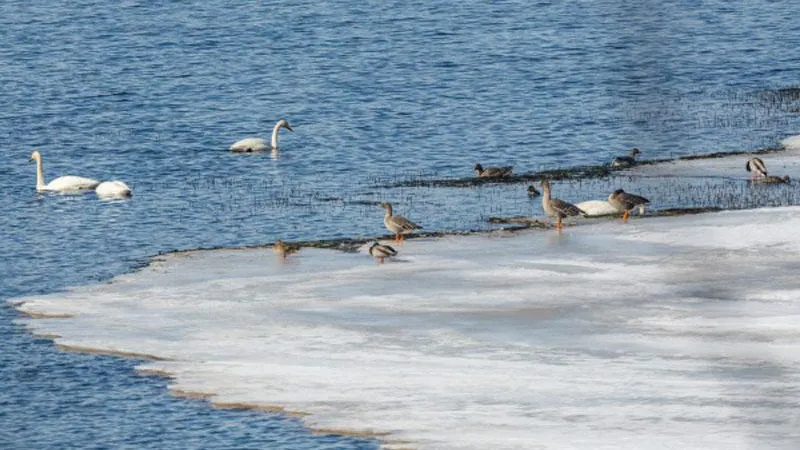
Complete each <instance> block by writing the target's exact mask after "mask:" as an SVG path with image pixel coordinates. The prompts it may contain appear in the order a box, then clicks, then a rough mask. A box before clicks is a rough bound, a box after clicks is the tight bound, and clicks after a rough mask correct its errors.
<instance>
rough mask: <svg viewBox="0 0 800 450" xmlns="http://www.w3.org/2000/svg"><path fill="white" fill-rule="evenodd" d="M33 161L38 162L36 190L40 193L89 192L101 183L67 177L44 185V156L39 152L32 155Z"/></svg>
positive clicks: (88, 179)
mask: <svg viewBox="0 0 800 450" xmlns="http://www.w3.org/2000/svg"><path fill="white" fill-rule="evenodd" d="M30 160H31V161H36V190H37V191H39V192H44V191H52V192H72V191H88V190H91V189H94V188H96V187H97V185H98V184H100V182H99V181H97V180H93V179H91V178H84V177H75V176H72V175H65V176H63V177H58V178H56V179H55V180H53V181H51V182H49V183H47V184H44V169H42V155H41V153H39V152H38V151H34V152H33V153H31V158H30Z"/></svg>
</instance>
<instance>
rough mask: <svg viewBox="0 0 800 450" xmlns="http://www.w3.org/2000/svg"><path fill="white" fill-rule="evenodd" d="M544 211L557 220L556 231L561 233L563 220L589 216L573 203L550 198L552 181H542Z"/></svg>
mask: <svg viewBox="0 0 800 450" xmlns="http://www.w3.org/2000/svg"><path fill="white" fill-rule="evenodd" d="M542 190H543V191H544V194H543V195H542V209H543V210H544V212H545V214H547V215H548V216H550V217H555V218H556V230H559V231H561V230H562V229H563V228H564V225H563V224H562V222H561V220H562V219H564V218H566V217H571V216H584V217H586V216H587V214H586V212H585V211H583V210H581V209H580V208H578V207H577V206H575V205H573V204H572V203H567V202H565V201H564V200H559V199H557V198H551V197H550V181H548V180H542Z"/></svg>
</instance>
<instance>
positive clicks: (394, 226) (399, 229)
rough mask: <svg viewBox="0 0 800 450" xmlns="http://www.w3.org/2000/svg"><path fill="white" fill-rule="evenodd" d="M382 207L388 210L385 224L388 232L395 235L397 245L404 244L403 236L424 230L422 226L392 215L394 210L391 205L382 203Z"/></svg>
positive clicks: (384, 218)
mask: <svg viewBox="0 0 800 450" xmlns="http://www.w3.org/2000/svg"><path fill="white" fill-rule="evenodd" d="M381 207H383V209H385V210H386V215H385V216H384V217H383V224H384V225H386V229H387V230H389V231H391V232H392V233H394V234H395V238H394V241H395V242H396V243H402V242H403V235H406V234H409V233H413V232H414V231H416V230H421V229H422V227H421V226H419V225H417V224H416V223H414V222H412V221H410V220H408V219H406V218H405V217H403V216H398V215H396V214H392V213H393V210H392V204H391V203H386V202H384V203H381Z"/></svg>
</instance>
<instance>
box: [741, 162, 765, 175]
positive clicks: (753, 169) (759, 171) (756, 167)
mask: <svg viewBox="0 0 800 450" xmlns="http://www.w3.org/2000/svg"><path fill="white" fill-rule="evenodd" d="M744 168H745V169H747V171H748V172H750V179H751V180H755V179H757V178H766V177H767V166H766V165H765V164H764V161H763V160H762V159H761V158H750V159H748V160H747V163H746V164H745V165H744Z"/></svg>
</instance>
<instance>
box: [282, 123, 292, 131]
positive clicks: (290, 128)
mask: <svg viewBox="0 0 800 450" xmlns="http://www.w3.org/2000/svg"><path fill="white" fill-rule="evenodd" d="M284 126H285V127H286V129H287V130H289V131H291V132H292V133H294V130H293V129H292V126H291V125H289V124H288V123H287V124H286V125H284Z"/></svg>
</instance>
